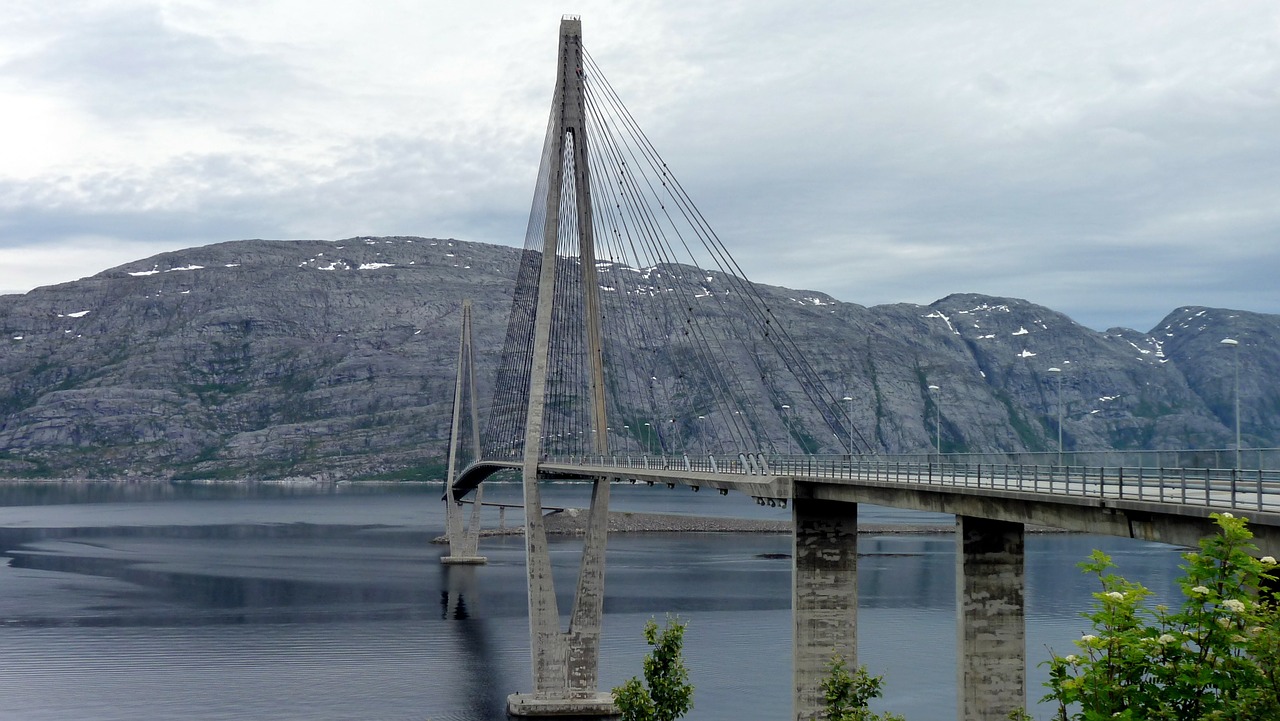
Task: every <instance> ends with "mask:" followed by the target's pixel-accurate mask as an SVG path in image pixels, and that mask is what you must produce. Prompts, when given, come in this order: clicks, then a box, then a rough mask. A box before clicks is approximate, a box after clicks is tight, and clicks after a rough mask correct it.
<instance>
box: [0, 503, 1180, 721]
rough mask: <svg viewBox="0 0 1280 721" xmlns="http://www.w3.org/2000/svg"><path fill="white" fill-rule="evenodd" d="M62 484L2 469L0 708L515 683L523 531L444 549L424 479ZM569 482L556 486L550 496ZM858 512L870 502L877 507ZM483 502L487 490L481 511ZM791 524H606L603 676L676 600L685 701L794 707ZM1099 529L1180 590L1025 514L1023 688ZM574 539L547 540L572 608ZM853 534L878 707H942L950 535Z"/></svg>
mask: <svg viewBox="0 0 1280 721" xmlns="http://www.w3.org/2000/svg"><path fill="white" fill-rule="evenodd" d="M59 485H60V488H59V489H58V492H59V493H61V494H62V495H61V496H56V497H58V498H60V499H61V501H59V502H52V501H50V499H52V498H55V496H54V495H50V493H49V490H48V488H46V487H45V485H44V484H28V485H27V489H28V490H29V491H30V494H28V495H23V494H22V493H18V492H17V491H15V490H14V487H12V486H0V488H3V489H5V491H4V498H5V501H6V503H8V505H9V507H7V508H0V554H3V555H2V556H0V654H3V656H4V658H5V659H6V666H7V667H8V669H9V673H10V675H11V677H12V678H11V683H10V684H8V686H9V688H11V689H12V691H8V690H7V691H6V692H5V694H6V698H5V704H4V708H0V719H24V720H35V721H39V720H40V719H65V718H77V719H114V718H119V719H127V718H168V717H179V716H182V717H187V718H191V719H202V718H203V719H212V718H228V717H236V718H255V719H285V718H298V717H306V718H311V719H339V718H355V717H361V718H415V719H421V718H424V717H428V718H433V719H436V721H442V720H445V719H449V720H452V721H495V720H496V719H501V718H504V709H505V699H506V695H507V694H508V693H510V692H512V691H527V690H529V689H530V683H531V681H530V673H529V654H528V627H527V620H526V604H527V598H526V587H525V579H524V567H523V562H524V557H523V554H524V544H523V542H522V540H521V539H519V538H514V537H503V538H485V539H482V542H481V543H482V549H483V551H484V554H485V555H486V556H488V557H489V559H490V563H489V565H487V566H480V567H474V566H444V565H441V564H440V563H439V557H440V556H441V555H442V554H443V553H444V552H445V550H444V548H443V547H442V546H437V545H433V544H432V543H430V540H431V539H432V538H433V537H435V536H437V535H439V534H440V533H441V532H442V529H443V525H444V519H443V512H442V508H441V505H440V503H439V487H438V486H437V487H435V488H431V487H415V488H374V489H368V488H362V489H360V490H358V491H356V490H353V489H339V488H337V487H336V486H335V487H326V488H317V489H312V490H311V491H310V492H301V491H299V489H297V488H291V489H287V490H286V489H281V488H274V489H264V488H260V487H233V488H232V489H228V488H225V487H224V488H218V489H213V488H204V487H197V486H187V487H168V486H165V485H163V484H161V486H160V487H159V488H160V490H156V489H152V491H143V490H142V488H143V484H116V485H115V486H114V487H112V488H114V490H113V492H111V493H108V492H105V491H104V489H106V488H109V486H104V485H99V484H89V485H88V486H87V487H84V488H80V489H79V490H75V489H74V488H73V486H76V485H79V484H59ZM511 490H512V489H501V488H499V489H497V490H496V492H494V493H491V494H489V495H492V496H498V497H501V496H502V494H503V493H504V492H505V491H511ZM574 491H576V489H560V488H558V487H554V486H553V487H552V488H551V489H550V490H549V493H548V496H549V498H551V499H554V500H552V501H549V502H552V503H554V502H563V501H561V500H560V499H562V498H565V499H567V498H568V496H569V494H570V493H571V492H574ZM113 494H114V495H113ZM148 494H151V495H148ZM733 498H734V497H733V496H729V497H724V498H721V497H719V496H716V495H714V494H689V493H680V492H679V491H670V492H668V491H666V490H665V489H648V488H644V487H636V488H632V487H620V488H616V489H615V491H614V500H615V505H616V506H618V507H620V508H624V509H636V510H663V508H664V504H665V507H666V508H667V509H671V508H673V507H674V508H688V509H695V510H697V511H698V512H703V513H715V512H717V511H720V512H725V511H724V509H729V511H730V512H732V513H733V514H734V515H738V509H740V508H741V509H743V511H744V515H745V514H758V513H762V512H766V511H762V510H760V509H758V508H757V507H756V506H755V505H754V504H751V503H750V502H749V499H743V500H744V502H743V503H741V504H737V505H735V504H734V501H733ZM70 499H75V500H70ZM686 504H687V505H686ZM895 513H897V514H898V515H899V516H900V515H901V512H895ZM861 515H862V517H863V518H864V520H868V521H869V522H873V523H874V522H876V521H877V518H876V512H875V511H874V510H871V509H864V511H863V512H862V513H861ZM752 517H761V516H758V515H757V516H752ZM769 517H774V518H786V517H787V516H786V512H782V511H774V512H773V513H772V515H771V516H769ZM938 520H939V519H938V518H936V517H930V518H928V519H927V521H928V522H929V523H931V524H934V525H936V524H937V523H938ZM511 521H512V518H511V517H510V516H508V522H511ZM496 522H497V515H496V512H495V513H494V514H493V516H492V518H488V519H486V524H488V525H496ZM790 543H791V542H790V539H789V538H788V537H786V536H779V535H739V534H706V535H700V536H693V535H680V534H654V535H643V536H640V535H632V536H626V535H618V536H614V537H611V539H610V542H609V556H608V557H609V562H608V567H607V581H606V587H607V589H608V594H607V596H606V603H605V610H606V617H605V627H604V637H603V639H602V660H601V671H600V674H601V685H602V687H606V688H607V687H609V686H612V685H616V684H618V683H621V681H623V680H624V679H626V678H627V677H630V676H632V675H636V674H637V673H639V671H640V659H641V658H642V657H643V656H644V654H645V653H646V652H647V650H648V649H647V647H646V646H645V644H644V642H643V639H642V638H641V635H640V630H641V629H642V627H643V624H644V621H645V620H646V619H648V618H650V617H654V616H656V617H658V618H659V619H660V618H661V617H662V616H663V615H664V614H667V613H673V614H680V615H681V616H682V617H683V618H684V619H686V620H687V621H689V623H690V626H689V631H688V635H687V643H688V646H687V652H688V658H689V661H690V667H691V668H692V669H693V672H694V675H695V677H694V679H693V680H694V683H695V685H696V686H697V688H698V692H697V697H696V706H695V709H694V711H693V713H691V714H690V715H689V717H688V718H689V719H691V721H698V720H699V719H702V720H704V721H706V720H710V719H738V718H783V717H786V716H787V715H788V714H789V712H790V648H791V646H790V644H791V641H790V632H791V626H790V624H791V618H790V610H789V609H790V601H791V586H790V580H791V559H790V555H789V554H790V551H791V548H790ZM1098 545H1102V546H1104V547H1106V548H1107V550H1108V551H1109V552H1111V553H1112V554H1113V555H1115V556H1116V560H1117V562H1118V563H1119V564H1120V566H1121V570H1122V572H1124V573H1125V574H1127V575H1131V576H1133V577H1135V578H1140V579H1144V580H1146V581H1147V582H1148V583H1149V584H1152V585H1154V586H1155V588H1156V590H1157V593H1158V594H1171V593H1172V592H1173V591H1174V590H1175V589H1174V586H1173V584H1172V581H1171V579H1172V577H1173V575H1174V573H1175V572H1176V566H1177V563H1178V559H1177V556H1176V554H1175V553H1174V552H1172V551H1171V550H1169V549H1167V548H1165V547H1161V546H1155V545H1152V544H1143V543H1137V542H1132V543H1130V542H1125V541H1120V540H1116V539H1097V538H1090V537H1084V536H1067V535H1061V534H1050V535H1033V536H1030V537H1029V538H1028V541H1027V547H1028V552H1029V557H1028V568H1027V584H1028V589H1027V599H1028V609H1027V614H1028V619H1029V624H1028V641H1027V649H1028V653H1029V655H1030V656H1031V658H1030V659H1029V660H1030V661H1031V663H1032V665H1033V669H1032V674H1033V675H1032V678H1031V679H1030V681H1029V692H1030V695H1031V696H1033V697H1038V696H1039V695H1040V693H1039V685H1038V683H1039V681H1038V680H1037V678H1036V676H1035V674H1036V673H1038V672H1037V671H1036V670H1035V669H1034V664H1035V663H1036V662H1037V661H1038V660H1039V658H1042V657H1043V656H1044V655H1045V654H1046V653H1047V652H1046V651H1045V650H1044V649H1045V646H1055V647H1057V648H1059V649H1065V648H1069V644H1070V642H1071V640H1072V639H1073V638H1076V637H1078V635H1079V633H1080V630H1081V627H1082V624H1083V621H1082V620H1081V619H1079V618H1078V616H1077V614H1078V613H1079V612H1080V611H1081V610H1083V609H1084V608H1085V607H1086V606H1087V604H1088V602H1089V599H1090V596H1089V594H1090V592H1091V591H1092V590H1094V589H1093V588H1092V586H1091V585H1090V581H1089V580H1088V579H1086V578H1084V577H1083V576H1081V575H1080V574H1079V573H1077V572H1076V570H1075V568H1074V564H1075V563H1076V562H1078V561H1079V560H1081V559H1082V558H1083V557H1084V556H1085V555H1086V554H1087V553H1088V551H1089V550H1090V549H1091V548H1093V547H1095V546H1098ZM577 546H578V544H577V542H576V541H573V540H567V539H556V540H553V542H552V558H553V571H554V573H555V574H556V579H557V585H558V587H559V588H560V590H561V591H562V592H564V593H565V594H566V599H565V600H564V601H563V603H562V608H564V609H567V608H568V607H569V601H570V600H571V595H572V582H573V580H574V578H575V577H576V574H577V570H578V569H577V564H578V557H577V554H576V549H577ZM859 546H860V550H861V554H862V555H861V558H860V559H859V594H860V611H859V633H860V638H859V657H860V660H861V661H862V662H865V663H867V664H868V665H869V666H871V668H872V670H873V671H875V672H876V673H884V674H885V677H886V699H885V703H884V705H883V708H887V709H891V710H894V711H897V712H900V713H903V714H905V715H906V716H907V717H908V718H910V719H912V721H941V719H948V721H949V719H951V718H953V717H954V715H955V713H954V683H955V682H954V676H955V673H954V666H953V659H952V655H953V654H954V642H955V641H954V639H955V625H954V607H955V587H954V584H955V580H954V572H955V571H954V569H955V558H954V551H955V544H954V540H953V538H952V537H951V536H950V535H946V534H944V535H915V534H892V533H881V534H871V535H864V536H863V537H862V538H861V539H860V540H859ZM6 560H7V561H8V563H7V565H5V564H4V562H5V561H6ZM566 612H567V611H566ZM227 688H236V689H237V692H236V693H235V694H234V695H229V694H227V693H226V689H227Z"/></svg>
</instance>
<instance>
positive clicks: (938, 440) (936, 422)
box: [929, 386, 942, 465]
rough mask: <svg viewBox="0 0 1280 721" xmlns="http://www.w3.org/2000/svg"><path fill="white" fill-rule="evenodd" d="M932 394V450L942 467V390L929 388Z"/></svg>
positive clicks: (934, 387)
mask: <svg viewBox="0 0 1280 721" xmlns="http://www.w3.org/2000/svg"><path fill="white" fill-rule="evenodd" d="M929 390H930V391H932V393H933V450H934V452H935V453H937V454H938V465H942V394H940V393H939V392H938V391H940V390H942V389H941V388H939V387H938V386H929Z"/></svg>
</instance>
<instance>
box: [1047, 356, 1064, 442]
mask: <svg viewBox="0 0 1280 721" xmlns="http://www.w3.org/2000/svg"><path fill="white" fill-rule="evenodd" d="M1049 372H1050V373H1053V374H1054V375H1056V376H1058V465H1059V466H1061V465H1062V369H1061V368H1050V369H1049Z"/></svg>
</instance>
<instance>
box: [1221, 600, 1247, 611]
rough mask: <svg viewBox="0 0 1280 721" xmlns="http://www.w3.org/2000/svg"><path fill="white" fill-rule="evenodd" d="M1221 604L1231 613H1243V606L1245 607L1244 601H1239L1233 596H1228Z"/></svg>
mask: <svg viewBox="0 0 1280 721" xmlns="http://www.w3.org/2000/svg"><path fill="white" fill-rule="evenodd" d="M1222 605H1223V606H1225V607H1226V609H1227V610H1228V611H1230V612H1232V613H1244V608H1245V607H1244V601H1239V600H1236V599H1234V598H1228V599H1227V600H1225V601H1223V602H1222Z"/></svg>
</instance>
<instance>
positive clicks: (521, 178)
mask: <svg viewBox="0 0 1280 721" xmlns="http://www.w3.org/2000/svg"><path fill="white" fill-rule="evenodd" d="M51 7H56V8H58V9H57V10H51V9H50V8H51ZM6 11H7V15H6V24H5V25H4V26H3V27H0V102H3V103H4V107H5V108H6V111H7V112H6V113H5V114H4V116H3V117H0V156H3V157H5V158H6V162H5V165H4V167H0V249H2V250H0V257H2V258H7V259H11V260H13V261H14V262H16V263H17V264H18V265H17V266H15V265H11V264H8V263H5V264H3V265H2V266H0V288H5V287H8V288H14V289H25V288H28V287H31V286H32V285H33V284H35V283H38V282H53V281H56V280H69V279H71V278H72V277H80V275H85V274H89V273H92V272H94V271H95V270H101V269H102V268H105V267H106V265H116V264H119V263H122V262H125V261H128V260H133V259H136V258H139V257H144V256H146V255H149V254H151V253H153V252H159V251H162V250H169V249H173V248H175V247H182V246H183V245H191V244H200V243H207V242H217V241H221V240H229V239H234V238H242V237H318V238H340V237H347V236H353V235H365V234H393V233H405V234H420V235H438V236H454V237H460V238H466V239H472V240H484V241H490V242H503V243H508V244H513V245H515V244H519V243H520V242H521V241H522V240H523V235H524V228H525V217H524V216H525V214H527V212H528V206H529V198H530V197H531V194H532V184H533V176H534V174H535V172H536V167H537V162H538V157H537V156H538V154H539V148H540V143H541V139H542V133H543V130H544V127H545V122H546V112H547V108H548V104H549V101H550V94H551V82H552V80H553V77H554V68H553V62H554V56H555V42H556V36H555V30H556V24H557V22H558V19H559V16H560V12H561V11H562V9H561V8H560V7H558V6H555V5H554V4H552V3H549V2H543V1H541V0H539V1H537V2H529V3H518V4H511V3H504V2H498V1H497V0H477V1H476V2H471V3H466V4H463V5H458V4H442V3H422V2H419V1H410V0H403V1H398V0H370V1H369V2H362V3H351V2H340V1H338V0H313V1H310V2H302V1H300V0H261V1H259V0H254V1H252V2H250V1H248V0H219V1H218V2H214V1H213V0H100V1H99V2H95V3H80V4H76V7H75V9H74V11H73V10H72V9H71V8H70V6H68V7H67V8H63V7H62V6H51V5H49V4H48V3H47V2H45V1H44V0H18V1H17V2H14V3H10V6H8V7H7V8H6ZM581 13H582V16H583V24H584V31H585V34H586V45H587V48H588V49H589V50H590V52H591V53H592V55H593V57H594V58H595V59H596V60H597V61H598V62H599V63H600V65H601V67H602V68H603V69H604V71H605V73H606V74H607V75H608V78H609V80H610V81H611V82H612V83H613V85H614V86H615V88H616V89H617V90H618V92H619V94H620V95H621V96H622V98H623V99H624V101H626V102H627V103H628V105H629V107H630V109H631V110H632V112H633V114H634V115H635V116H636V117H637V119H638V120H639V122H640V123H641V125H642V126H643V127H644V129H645V131H646V133H647V134H648V135H649V136H650V138H651V139H652V140H653V141H654V143H655V144H656V145H657V147H658V148H659V150H660V151H661V152H662V154H663V156H664V158H665V159H666V160H667V161H668V163H669V164H670V166H671V168H672V169H673V170H674V171H675V172H676V174H677V175H678V176H679V177H680V178H681V181H682V183H683V184H684V186H685V187H686V188H687V189H688V190H689V191H690V192H691V193H692V195H693V197H694V199H695V201H697V202H698V203H699V205H700V207H701V208H702V210H703V211H704V212H705V213H706V215H707V216H708V217H709V218H710V219H711V221H712V222H713V224H715V225H716V227H717V229H718V230H719V232H720V235H721V237H722V238H723V239H724V240H725V241H726V242H727V243H728V244H729V246H730V248H731V250H732V251H733V252H734V253H735V255H736V256H738V257H739V259H740V260H741V261H742V264H743V266H744V267H745V268H746V270H747V271H748V273H749V274H750V275H751V276H752V277H753V278H754V279H756V280H759V281H762V282H768V283H775V284H779V285H784V286H788V287H794V288H810V289H816V290H821V291H824V292H827V293H830V294H831V295H833V296H835V297H837V298H840V299H842V300H847V301H852V302H858V303H862V304H868V305H869V304H875V303H884V302H896V301H911V302H922V303H923V302H928V301H931V300H933V299H936V298H938V297H941V296H943V295H946V294H948V293H950V292H957V291H971V292H982V293H989V294H993V295H1011V296H1018V297H1025V298H1027V299H1029V300H1032V301H1034V302H1037V303H1042V304H1046V305H1049V306H1051V307H1054V308H1055V309H1057V310H1061V311H1063V312H1066V313H1068V314H1069V315H1072V316H1073V317H1075V318H1076V319H1077V320H1079V321H1081V322H1083V323H1085V324H1087V325H1091V326H1094V327H1105V326H1108V325H1118V324H1123V325H1132V326H1136V327H1139V328H1144V329H1145V328H1146V327H1150V326H1151V325H1153V324H1154V323H1155V322H1156V321H1157V320H1158V319H1159V318H1160V317H1162V316H1163V315H1164V314H1165V313H1167V312H1168V311H1170V310H1172V309H1173V308H1175V307H1177V306H1179V305H1184V304H1192V303H1195V304H1201V305H1210V306H1215V305H1216V306H1228V307H1237V308H1243V309H1248V310H1256V311H1263V312H1280V291H1278V290H1276V287H1275V284H1274V280H1273V279H1274V276H1275V273H1276V272H1277V271H1280V255H1278V253H1280V251H1276V250H1274V248H1275V247H1276V245H1277V244H1276V242H1275V240H1276V236H1277V234H1278V233H1277V231H1278V230H1280V206H1277V205H1276V203H1275V202H1274V199H1275V198H1276V197H1278V196H1280V187H1278V186H1280V176H1277V174H1276V172H1275V168H1277V167H1280V136H1277V135H1276V133H1275V132H1274V128H1275V127H1276V124H1277V118H1280V90H1278V89H1280V60H1278V58H1280V52H1278V50H1280V20H1278V19H1277V18H1278V13H1280V10H1278V9H1277V7H1276V6H1274V5H1273V4H1271V3H1267V2H1252V1H1244V2H1237V3H1232V4H1229V5H1220V4H1203V3H1182V4H1176V5H1171V4H1169V3H1165V2H1154V1H1147V0H1122V1H1121V2H1102V1H1101V0H1091V1H1086V2H1079V3H1070V4H1059V5H1044V4H1027V3H1020V2H1011V1H1005V2H991V3H985V4H979V5H973V4H957V3H949V2H941V1H940V0H937V1H933V2H925V3H909V4H903V3H882V2H815V3H806V4H804V5H803V6H793V5H779V4H777V3H768V2H740V3H732V4H728V5H726V4H724V3H710V2H675V0H671V1H670V2H664V1H659V2H640V1H638V0H637V1H634V2H622V3H605V2H594V1H593V2H585V3H584V4H582V6H581ZM87 236H94V237H96V238H98V240H97V242H96V244H95V249H94V251H93V252H92V254H91V255H90V256H89V257H92V258H94V259H97V260H99V261H101V262H103V263H104V265H103V266H101V267H96V268H95V267H92V266H87V265H80V266H77V269H76V270H71V269H70V268H69V267H68V266H66V265H65V263H59V262H58V259H59V258H62V257H64V255H65V254H64V253H62V252H58V251H52V252H51V251H50V250H49V249H56V248H59V247H62V246H64V245H66V246H67V247H70V248H73V249H83V248H84V247H85V245H84V242H83V238H85V237H87ZM112 238H115V239H120V240H111V239H112ZM783 239H785V247H786V248H787V252H786V253H780V252H779V248H780V247H782V243H781V241H782V240H783ZM77 256H78V257H85V254H84V253H80V252H79V250H77ZM40 262H47V263H49V265H48V266H47V267H43V268H37V267H36V265H38V263H40ZM77 262H82V261H77ZM18 267H21V269H22V270H23V272H15V270H16V269H17V268H18ZM80 268H83V270H81V269H80ZM60 269H61V271H62V274H61V275H60V274H59V272H60ZM67 273H72V274H73V275H68V274H67ZM45 279H50V280H45Z"/></svg>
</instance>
